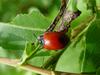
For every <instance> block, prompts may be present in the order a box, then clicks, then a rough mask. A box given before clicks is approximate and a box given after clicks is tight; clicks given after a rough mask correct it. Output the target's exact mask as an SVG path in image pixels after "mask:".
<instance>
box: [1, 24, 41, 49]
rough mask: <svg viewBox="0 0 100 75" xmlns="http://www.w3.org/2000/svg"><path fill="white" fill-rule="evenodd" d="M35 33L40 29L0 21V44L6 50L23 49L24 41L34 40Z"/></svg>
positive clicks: (38, 32) (39, 31)
mask: <svg viewBox="0 0 100 75" xmlns="http://www.w3.org/2000/svg"><path fill="white" fill-rule="evenodd" d="M33 32H35V34H36V35H40V34H41V33H42V31H41V30H40V29H35V28H32V29H30V28H26V27H20V26H15V25H11V24H7V23H0V46H1V47H3V48H5V49H8V50H20V49H21V50H23V49H24V45H25V42H26V41H31V42H34V41H35V40H36V38H35V37H34V34H33Z"/></svg>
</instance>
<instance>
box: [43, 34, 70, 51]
mask: <svg viewBox="0 0 100 75" xmlns="http://www.w3.org/2000/svg"><path fill="white" fill-rule="evenodd" d="M41 40H42V41H43V47H44V48H45V49H48V50H60V49H63V48H65V46H66V45H67V43H68V41H69V39H68V36H67V35H66V34H65V33H62V32H46V33H44V34H43V38H42V39H41Z"/></svg>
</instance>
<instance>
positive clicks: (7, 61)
mask: <svg viewBox="0 0 100 75" xmlns="http://www.w3.org/2000/svg"><path fill="white" fill-rule="evenodd" d="M0 63H2V64H6V65H9V66H12V67H20V68H22V69H24V70H28V71H32V72H35V73H39V74H43V75H51V73H52V71H48V70H44V69H41V68H39V67H35V66H32V65H29V64H25V65H21V66H18V63H19V60H18V59H8V58H0Z"/></svg>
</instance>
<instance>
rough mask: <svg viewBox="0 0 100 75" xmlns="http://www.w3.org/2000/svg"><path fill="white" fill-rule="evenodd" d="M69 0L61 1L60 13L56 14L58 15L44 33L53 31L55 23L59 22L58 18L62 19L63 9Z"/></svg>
mask: <svg viewBox="0 0 100 75" xmlns="http://www.w3.org/2000/svg"><path fill="white" fill-rule="evenodd" d="M68 1H69V0H61V8H60V11H59V13H58V15H57V16H56V18H55V19H54V21H53V22H52V24H51V25H50V26H49V27H48V29H47V30H46V32H49V31H53V30H54V28H55V26H56V25H57V23H58V22H59V20H60V18H61V17H62V15H63V13H64V11H65V9H66V5H67V3H68Z"/></svg>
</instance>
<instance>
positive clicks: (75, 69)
mask: <svg viewBox="0 0 100 75" xmlns="http://www.w3.org/2000/svg"><path fill="white" fill-rule="evenodd" d="M99 24H100V19H95V20H94V21H93V22H92V23H90V24H89V28H87V29H86V30H84V31H85V32H84V33H83V34H82V35H81V36H80V37H77V38H76V39H75V40H74V41H73V42H72V43H71V44H70V46H69V47H68V48H67V49H66V51H65V52H64V53H63V54H62V55H61V57H60V59H59V60H58V63H57V65H56V71H62V72H71V73H84V72H86V73H91V72H96V70H97V69H98V68H99V66H100V51H99V50H100V35H99V33H100V25H99Z"/></svg>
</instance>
